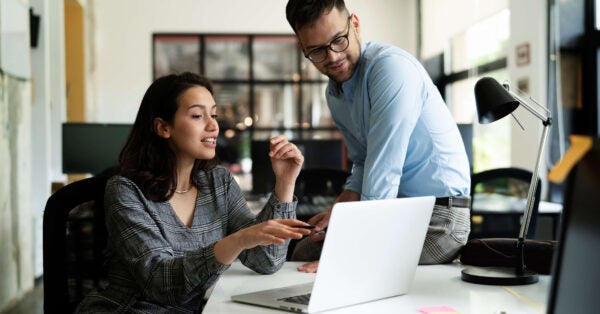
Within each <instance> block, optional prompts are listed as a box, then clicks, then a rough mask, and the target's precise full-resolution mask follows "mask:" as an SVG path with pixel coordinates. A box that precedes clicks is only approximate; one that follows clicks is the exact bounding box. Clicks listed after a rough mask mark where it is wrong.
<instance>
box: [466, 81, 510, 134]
mask: <svg viewBox="0 0 600 314" xmlns="http://www.w3.org/2000/svg"><path fill="white" fill-rule="evenodd" d="M475 103H476V105H477V116H478V117H479V123H482V124H486V123H491V122H494V121H496V120H500V119H502V118H504V117H505V116H506V115H508V114H509V113H511V112H513V111H514V110H515V109H517V107H518V106H519V102H518V101H517V100H516V99H515V98H514V97H513V96H511V95H510V93H509V92H508V90H506V89H505V88H504V87H503V86H502V85H500V83H498V81H496V80H495V79H493V78H491V77H484V78H482V79H480V80H479V81H477V83H476V84H475Z"/></svg>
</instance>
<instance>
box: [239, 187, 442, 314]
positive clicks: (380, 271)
mask: <svg viewBox="0 0 600 314" xmlns="http://www.w3.org/2000/svg"><path fill="white" fill-rule="evenodd" d="M434 202H435V198H434V197H433V196H423V197H410V198H398V199H388V200H372V201H359V202H344V203H337V204H335V205H334V207H333V210H332V213H331V218H330V221H329V226H328V229H327V236H326V237H325V243H324V244H323V250H322V252H321V258H320V261H319V270H318V271H317V274H316V276H315V280H314V282H313V283H308V284H299V285H294V286H288V287H282V288H275V289H269V290H262V291H258V292H252V293H246V294H239V295H234V296H232V297H231V299H232V300H233V301H236V302H242V303H247V304H253V305H259V306H265V307H272V308H277V309H282V310H287V311H292V312H301V313H315V312H320V311H324V310H330V309H335V308H340V307H344V306H349V305H354V304H359V303H365V302H369V301H374V300H380V299H384V298H389V297H393V296H397V295H402V294H406V293H407V292H408V290H409V288H410V285H411V283H412V281H413V277H414V274H415V271H416V268H417V264H418V262H419V257H420V256H421V250H422V248H423V243H424V241H425V235H426V233H427V227H428V226H429V220H430V219H431V213H432V211H433V205H434Z"/></svg>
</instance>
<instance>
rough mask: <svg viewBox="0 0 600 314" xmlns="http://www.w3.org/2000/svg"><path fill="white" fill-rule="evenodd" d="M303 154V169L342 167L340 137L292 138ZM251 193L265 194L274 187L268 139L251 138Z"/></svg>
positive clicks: (342, 155) (342, 157)
mask: <svg viewBox="0 0 600 314" xmlns="http://www.w3.org/2000/svg"><path fill="white" fill-rule="evenodd" d="M292 142H293V143H294V144H296V146H298V149H300V151H301V152H302V154H303V155H304V165H303V168H304V169H314V168H319V169H323V168H325V169H343V165H344V160H343V159H344V154H343V148H342V147H343V143H342V140H341V139H292ZM250 150H251V152H250V154H251V158H252V193H253V194H267V193H271V192H272V191H273V188H274V187H275V175H274V174H273V168H272V167H271V159H270V157H269V155H268V153H269V140H268V139H264V140H252V144H251V147H250Z"/></svg>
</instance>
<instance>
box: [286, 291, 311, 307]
mask: <svg viewBox="0 0 600 314" xmlns="http://www.w3.org/2000/svg"><path fill="white" fill-rule="evenodd" d="M308 300H310V293H307V294H301V295H296V296H293V297H287V298H281V299H278V301H284V302H291V303H297V304H306V305H308Z"/></svg>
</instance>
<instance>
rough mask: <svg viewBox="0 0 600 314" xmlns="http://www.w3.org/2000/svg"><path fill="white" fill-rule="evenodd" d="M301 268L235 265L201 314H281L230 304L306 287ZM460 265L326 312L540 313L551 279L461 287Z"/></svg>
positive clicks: (420, 272)
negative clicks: (398, 291) (388, 294)
mask: <svg viewBox="0 0 600 314" xmlns="http://www.w3.org/2000/svg"><path fill="white" fill-rule="evenodd" d="M300 264H301V263H298V262H286V264H285V265H284V267H283V268H282V269H281V270H280V271H278V272H277V273H275V274H273V275H259V274H256V273H254V272H252V271H251V270H249V269H247V268H246V267H245V266H243V265H242V264H241V263H239V262H235V263H234V264H233V265H232V266H231V268H230V269H228V270H227V271H226V272H225V273H224V274H223V276H222V277H221V278H220V279H219V281H218V282H217V283H216V285H215V287H214V289H213V291H212V294H211V296H210V297H209V299H208V303H207V304H206V307H205V308H204V311H203V312H202V313H205V314H214V313H219V314H221V313H236V314H237V313H286V312H282V311H279V310H274V309H273V310H272V309H267V308H263V307H259V306H253V305H246V304H240V303H235V302H233V301H231V300H230V296H231V295H234V294H239V293H246V292H252V291H258V290H263V289H268V288H275V287H282V286H287V285H290V284H295V283H304V282H311V281H313V280H314V277H315V274H306V273H301V272H298V271H297V270H296V267H297V266H298V265H300ZM461 267H462V266H460V265H458V264H450V265H433V266H419V267H418V269H417V274H416V276H415V281H414V283H413V286H412V289H411V291H410V292H409V293H408V294H406V295H403V296H398V297H394V298H389V299H384V300H379V301H374V302H369V303H364V304H359V305H355V306H351V307H346V308H341V309H338V310H335V311H328V312H327V313H361V314H364V313H377V314H379V313H419V311H418V309H419V308H421V307H425V306H440V305H446V306H451V307H452V308H454V309H455V310H456V311H458V312H460V313H461V314H469V313H472V314H486V313H487V314H501V313H506V314H515V313H523V314H526V313H545V312H546V310H545V309H546V303H547V295H548V289H549V285H550V276H540V281H539V282H538V283H535V284H532V285H525V286H510V287H502V286H486V285H477V284H471V283H467V282H463V281H462V280H461V279H460V270H461Z"/></svg>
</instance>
